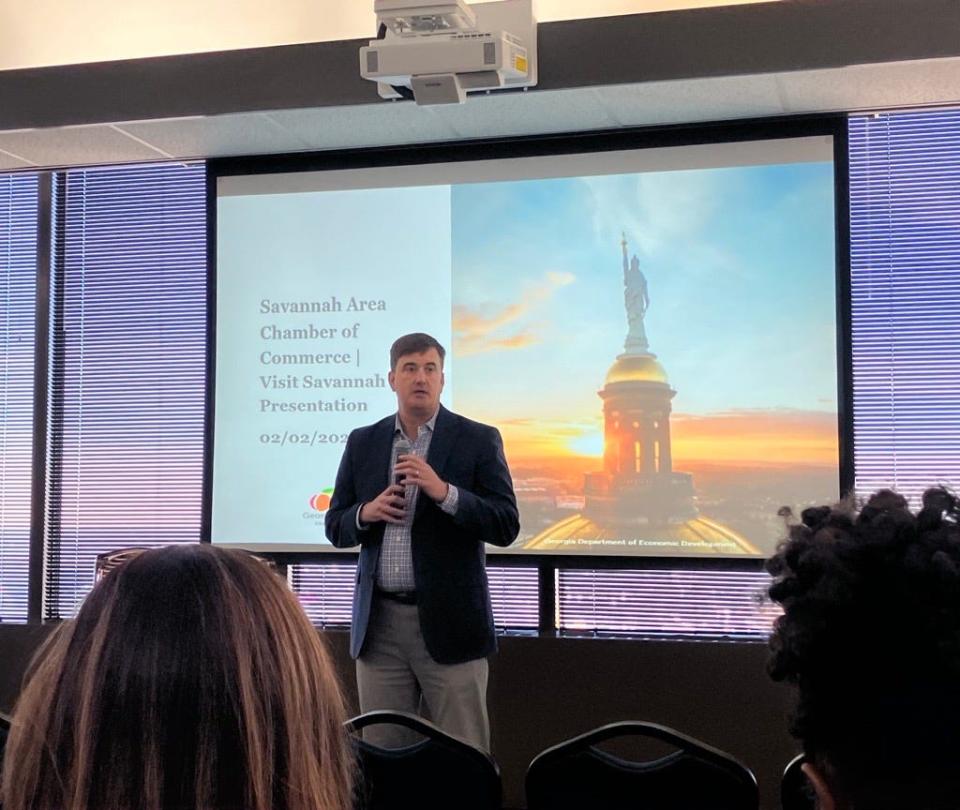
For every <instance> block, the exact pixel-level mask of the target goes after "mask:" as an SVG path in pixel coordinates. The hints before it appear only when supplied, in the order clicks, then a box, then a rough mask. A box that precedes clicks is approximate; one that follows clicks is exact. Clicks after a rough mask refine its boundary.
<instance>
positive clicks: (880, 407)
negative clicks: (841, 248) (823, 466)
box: [850, 110, 960, 501]
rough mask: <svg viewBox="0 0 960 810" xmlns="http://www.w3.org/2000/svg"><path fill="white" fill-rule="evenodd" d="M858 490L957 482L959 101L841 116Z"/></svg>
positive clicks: (913, 493) (914, 490)
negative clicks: (845, 137) (846, 138)
mask: <svg viewBox="0 0 960 810" xmlns="http://www.w3.org/2000/svg"><path fill="white" fill-rule="evenodd" d="M850 255H851V296H852V299H853V311H852V344H853V404H854V409H853V412H854V445H855V467H856V488H857V494H858V495H866V494H869V493H871V492H874V491H876V490H877V489H880V488H883V487H893V488H895V489H897V490H898V491H900V492H901V493H903V494H904V495H906V496H908V497H911V498H913V499H914V501H916V499H917V496H919V494H920V493H921V492H922V491H923V490H924V489H925V488H926V487H928V486H930V485H932V484H935V483H945V484H950V483H953V484H954V485H957V484H958V483H960V339H958V337H960V110H938V111H923V112H904V113H885V114H880V115H870V116H856V117H854V118H851V120H850Z"/></svg>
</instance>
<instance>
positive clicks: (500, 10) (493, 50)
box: [360, 0, 537, 104]
mask: <svg viewBox="0 0 960 810" xmlns="http://www.w3.org/2000/svg"><path fill="white" fill-rule="evenodd" d="M385 5H386V4H385V3H383V2H380V10H381V14H380V16H379V17H378V19H379V20H380V21H381V23H382V26H383V27H382V28H381V34H382V38H380V39H373V40H370V44H369V45H365V46H364V47H362V48H361V49H360V75H361V76H362V77H363V78H364V79H369V80H371V81H375V82H377V89H378V92H379V94H380V96H381V97H382V98H400V97H401V93H398V92H397V90H395V89H394V88H401V92H403V91H402V88H410V89H411V90H412V91H413V95H414V98H415V99H416V102H417V104H444V103H458V102H460V103H462V102H463V100H464V98H465V97H466V94H467V93H468V92H476V91H485V90H498V89H502V88H510V87H530V86H533V85H535V84H536V83H537V77H536V36H537V29H536V22H535V21H534V19H533V14H532V6H531V0H503V2H495V3H475V4H472V5H469V6H467V5H466V4H464V3H463V2H462V0H460V2H459V6H460V11H459V12H457V13H456V16H454V14H453V13H450V14H440V13H438V12H441V11H445V10H446V9H445V7H441V6H436V5H434V6H430V7H428V6H425V5H421V6H420V7H419V8H417V9H416V10H417V11H418V12H421V13H419V14H417V15H413V14H412V13H411V12H410V10H409V7H410V6H415V5H416V4H415V3H410V2H409V0H408V7H407V8H404V9H403V10H402V11H403V12H405V14H406V16H404V17H403V18H402V20H401V21H400V22H398V19H397V18H396V17H393V16H388V14H387V9H385V8H383V6H385ZM394 5H396V4H394ZM391 12H392V13H398V12H395V11H394V10H393V9H391ZM426 12H430V16H427V15H426ZM463 12H469V14H470V15H471V16H473V15H475V19H476V22H475V24H474V23H473V20H464V13H463ZM424 19H427V20H428V21H429V22H430V23H435V27H434V28H433V30H423V28H424V27H425V23H423V20H424ZM450 20H453V21H455V22H457V23H461V26H460V27H459V28H458V27H455V26H454V25H453V24H450ZM417 28H419V30H417ZM397 30H399V31H401V33H399V34H397V33H395V31H397ZM407 97H409V95H407Z"/></svg>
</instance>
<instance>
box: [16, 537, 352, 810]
mask: <svg viewBox="0 0 960 810" xmlns="http://www.w3.org/2000/svg"><path fill="white" fill-rule="evenodd" d="M343 720H344V707H343V700H342V697H341V694H340V689H339V686H338V684H337V680H336V676H335V674H334V669H333V665H332V663H331V660H330V658H329V656H328V654H327V652H326V649H325V647H324V645H323V643H322V642H321V640H320V638H319V636H318V634H317V632H316V630H315V629H314V628H313V627H312V626H311V625H310V622H309V620H308V619H307V617H306V615H305V614H304V613H303V610H302V609H301V607H300V605H299V603H298V602H297V600H296V597H295V596H294V595H293V594H292V593H291V592H290V591H289V589H287V588H286V587H285V585H284V583H283V581H282V580H281V579H280V578H279V577H278V576H277V575H276V574H274V573H272V572H271V571H270V570H269V569H268V568H267V567H266V566H264V565H263V564H262V562H260V561H258V560H256V559H254V558H252V557H251V556H249V555H247V554H244V553H243V552H239V551H228V550H224V549H220V548H215V547H213V546H210V545H189V546H174V547H168V548H163V549H154V550H151V551H146V552H144V553H143V554H141V555H139V556H137V557H136V558H134V559H132V560H130V562H128V563H126V564H124V565H123V566H122V567H120V568H118V569H117V570H116V571H113V572H111V573H110V574H108V575H107V576H106V577H105V578H104V579H103V580H102V581H101V582H99V583H98V584H97V585H96V587H95V588H94V589H93V591H92V592H91V593H90V595H89V596H88V597H87V600H86V602H85V603H84V605H83V607H82V608H81V610H80V612H79V614H78V615H77V618H76V619H75V620H73V621H67V622H64V623H63V624H62V625H61V626H60V627H59V628H57V630H55V631H54V633H53V634H52V636H51V637H50V639H48V641H47V642H46V644H44V646H43V647H42V648H41V649H40V651H39V652H38V654H37V656H36V658H35V659H34V663H33V664H32V665H31V671H30V672H29V673H28V675H27V685H26V687H25V688H24V691H23V693H22V695H21V697H20V699H19V701H18V703H17V706H16V709H15V711H14V717H13V728H12V730H11V735H10V740H9V743H8V746H7V751H6V761H5V765H4V773H3V782H2V791H0V800H2V802H3V805H4V807H5V808H6V810H99V808H110V810H134V808H136V810H166V809H167V808H192V809H195V810H200V809H201V808H202V809H203V810H212V809H213V808H218V809H220V810H226V808H231V810H232V809H233V808H238V809H239V808H243V810H346V808H348V807H349V805H350V792H351V787H352V785H351V777H352V760H351V756H350V753H349V748H348V742H347V738H346V736H345V733H344V731H343Z"/></svg>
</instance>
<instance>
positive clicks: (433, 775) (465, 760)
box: [346, 711, 502, 810]
mask: <svg viewBox="0 0 960 810" xmlns="http://www.w3.org/2000/svg"><path fill="white" fill-rule="evenodd" d="M381 723H392V724H394V725H399V726H404V727H405V728H408V729H411V730H412V731H415V732H417V733H418V734H420V735H422V736H423V737H424V738H425V739H423V740H421V741H420V742H416V743H414V744H413V745H409V746H407V747H405V748H380V747H379V746H376V745H372V744H371V743H369V742H366V741H364V740H362V739H360V738H359V737H355V738H354V746H355V750H356V752H357V760H358V765H359V771H360V779H359V780H358V786H357V791H356V801H355V807H356V808H358V810H393V809H394V808H396V809H397V810H409V808H415V810H440V809H441V808H442V809H443V810H451V809H452V808H456V810H499V808H500V806H501V794H502V786H501V782H500V769H499V768H498V767H497V763H496V761H495V760H494V759H493V757H491V756H490V755H489V754H488V753H487V752H486V751H482V750H480V749H479V748H476V747H474V746H473V745H470V743H468V742H466V741H464V740H460V739H458V738H456V737H452V736H450V735H449V734H447V733H446V732H444V731H442V730H441V729H439V728H437V727H436V726H435V725H433V724H432V723H428V722H427V721H426V720H423V719H422V718H419V717H416V716H414V715H412V714H407V713H405V712H389V711H375V712H367V713H366V714H362V715H360V716H359V717H354V718H353V719H351V720H348V721H347V723H346V727H347V729H348V730H350V731H352V732H360V731H362V730H363V729H364V728H367V727H368V726H372V725H376V724H381Z"/></svg>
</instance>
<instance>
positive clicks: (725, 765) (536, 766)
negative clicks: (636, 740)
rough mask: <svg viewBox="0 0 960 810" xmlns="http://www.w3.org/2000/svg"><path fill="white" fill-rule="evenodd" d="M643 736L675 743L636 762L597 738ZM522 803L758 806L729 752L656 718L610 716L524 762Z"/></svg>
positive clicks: (637, 808) (706, 808)
mask: <svg viewBox="0 0 960 810" xmlns="http://www.w3.org/2000/svg"><path fill="white" fill-rule="evenodd" d="M624 737H641V738H648V739H653V740H659V741H661V742H665V743H668V744H669V745H670V746H672V747H673V748H676V749H677V750H676V751H673V752H672V753H670V754H667V755H666V756H663V757H659V758H658V759H654V760H650V761H645V762H637V761H634V760H628V759H623V758H621V757H619V756H615V755H613V754H610V753H608V752H606V751H602V750H600V749H598V748H597V747H596V746H597V745H599V744H601V743H604V742H608V741H610V740H613V739H617V738H624ZM526 788H527V808H528V810H548V808H549V810H583V808H590V810H626V808H630V810H757V808H758V807H759V794H758V792H757V780H756V778H755V777H754V775H753V773H751V771H750V769H749V768H747V767H746V766H745V765H743V764H741V763H740V762H738V761H737V760H735V759H734V758H733V757H731V756H729V755H728V754H725V753H723V752H722V751H719V750H717V749H716V748H712V747H711V746H709V745H706V744H704V743H702V742H699V741H698V740H695V739H693V738H692V737H688V736H686V735H684V734H680V733H679V732H677V731H674V730H673V729H670V728H667V727H665V726H660V725H657V724H655V723H644V722H638V721H627V722H622V723H612V724H610V725H607V726H602V727H601V728H598V729H594V730H593V731H589V732H587V733H586V734H582V735H580V736H579V737H575V738H574V739H572V740H567V741H566V742H562V743H560V744H559V745H555V746H553V747H552V748H548V749H547V750H546V751H543V752H542V753H541V754H539V755H537V756H536V757H535V758H534V760H533V762H531V763H530V767H529V768H528V769H527V781H526Z"/></svg>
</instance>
